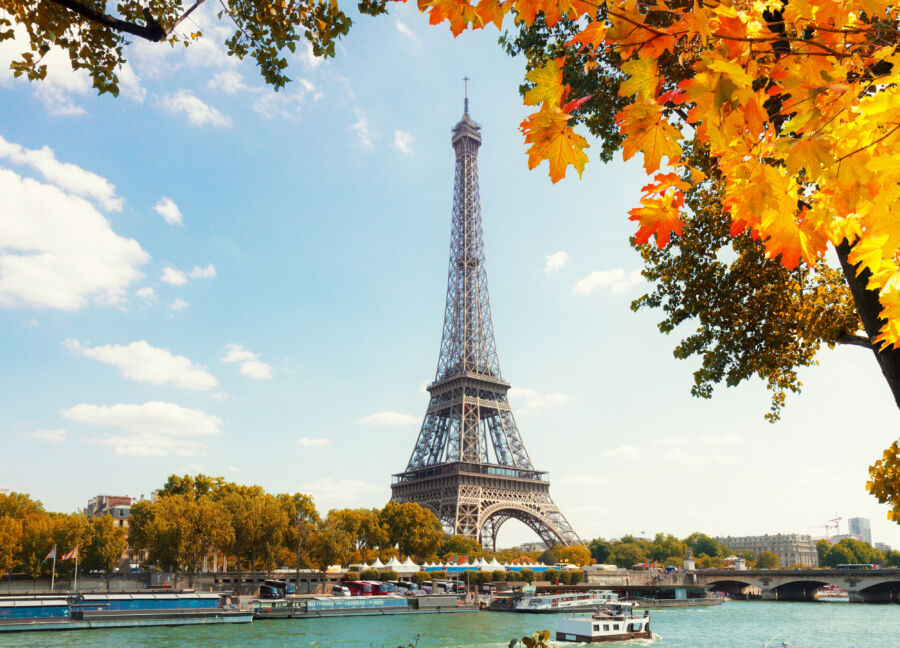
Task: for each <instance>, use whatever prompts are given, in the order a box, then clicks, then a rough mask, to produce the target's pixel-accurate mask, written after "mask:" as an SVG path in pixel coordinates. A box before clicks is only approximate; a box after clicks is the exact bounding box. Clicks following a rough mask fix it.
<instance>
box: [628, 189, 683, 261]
mask: <svg viewBox="0 0 900 648" xmlns="http://www.w3.org/2000/svg"><path fill="white" fill-rule="evenodd" d="M682 207H684V194H682V193H681V192H680V191H677V190H676V191H668V192H666V193H664V194H662V195H659V194H658V193H656V194H653V195H652V196H651V197H646V196H645V197H644V198H642V199H641V206H640V207H635V208H634V209H632V210H631V211H629V212H628V213H629V214H630V216H629V217H628V220H633V221H637V222H638V223H639V224H640V227H639V228H638V231H637V232H636V233H635V235H634V240H635V241H637V243H638V244H640V245H643V244H644V243H646V242H647V241H648V240H649V239H650V236H651V235H653V236H655V237H656V245H657V247H659V248H660V249H662V248H664V247H665V246H667V245H668V244H669V240H670V239H671V237H672V232H674V233H675V234H678V235H679V236H681V228H682V225H683V223H682V221H681V216H680V215H681V208H682Z"/></svg>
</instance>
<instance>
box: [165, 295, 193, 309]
mask: <svg viewBox="0 0 900 648" xmlns="http://www.w3.org/2000/svg"><path fill="white" fill-rule="evenodd" d="M190 305H191V303H190V302H189V301H185V300H184V299H182V298H181V297H179V298H178V299H176V300H175V301H173V302H170V303H169V305H168V306H166V308H168V309H169V310H173V311H177V310H182V309H183V308H187V307H188V306H190Z"/></svg>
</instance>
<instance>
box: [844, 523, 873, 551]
mask: <svg viewBox="0 0 900 648" xmlns="http://www.w3.org/2000/svg"><path fill="white" fill-rule="evenodd" d="M848 522H849V523H850V535H858V536H859V539H860V540H862V541H863V542H868V543H869V544H872V525H871V523H870V522H869V518H862V517H855V518H850V519H849V520H848Z"/></svg>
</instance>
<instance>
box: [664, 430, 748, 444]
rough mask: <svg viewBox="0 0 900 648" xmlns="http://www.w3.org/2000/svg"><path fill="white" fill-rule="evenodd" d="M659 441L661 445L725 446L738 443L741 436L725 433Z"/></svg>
mask: <svg viewBox="0 0 900 648" xmlns="http://www.w3.org/2000/svg"><path fill="white" fill-rule="evenodd" d="M661 441H662V443H667V444H670V445H688V444H691V443H699V444H704V445H709V444H716V445H727V444H733V443H740V441H741V436H740V435H739V434H735V433H734V432H725V433H723V434H700V435H697V436H679V437H665V438H663V439H662V440H661Z"/></svg>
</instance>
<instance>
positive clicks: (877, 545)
mask: <svg viewBox="0 0 900 648" xmlns="http://www.w3.org/2000/svg"><path fill="white" fill-rule="evenodd" d="M875 548H876V549H878V551H883V552H884V553H887V552H888V551H890V550H891V545H889V544H885V543H884V542H876V543H875Z"/></svg>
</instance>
